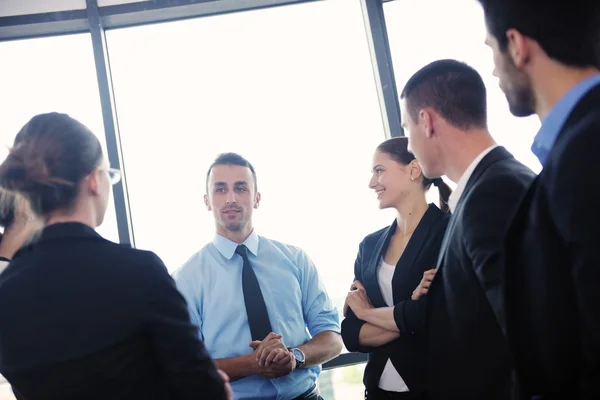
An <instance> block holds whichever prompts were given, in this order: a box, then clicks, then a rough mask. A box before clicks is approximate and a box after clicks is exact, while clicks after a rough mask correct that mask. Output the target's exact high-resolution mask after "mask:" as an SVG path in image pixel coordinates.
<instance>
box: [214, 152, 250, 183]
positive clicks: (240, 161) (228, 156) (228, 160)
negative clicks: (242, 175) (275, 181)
mask: <svg viewBox="0 0 600 400" xmlns="http://www.w3.org/2000/svg"><path fill="white" fill-rule="evenodd" d="M217 165H239V166H240V167H246V168H248V169H250V172H252V178H254V191H255V192H258V183H257V181H256V171H255V170H254V167H253V166H252V164H251V163H250V161H248V160H246V159H245V158H244V157H242V156H240V155H239V154H237V153H221V154H219V155H218V156H217V158H215V161H213V163H212V164H210V167H209V168H208V171H207V172H206V193H208V177H209V176H210V171H212V170H213V168H214V167H216V166H217Z"/></svg>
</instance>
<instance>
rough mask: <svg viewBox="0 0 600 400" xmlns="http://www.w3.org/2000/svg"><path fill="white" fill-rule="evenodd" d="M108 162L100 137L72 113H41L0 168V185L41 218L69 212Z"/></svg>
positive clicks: (32, 121) (25, 128) (30, 121)
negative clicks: (83, 186) (83, 185)
mask: <svg viewBox="0 0 600 400" xmlns="http://www.w3.org/2000/svg"><path fill="white" fill-rule="evenodd" d="M101 161H102V147H101V145H100V141H99V140H98V138H97V137H96V136H95V135H94V134H93V133H92V131H91V130H89V129H88V128H87V127H86V126H85V125H83V124H82V123H81V122H79V121H77V120H76V119H74V118H71V117H70V116H68V115H67V114H59V113H55V112H53V113H48V114H39V115H36V116H34V117H33V118H31V120H29V122H27V123H26V124H25V126H23V128H21V130H20V131H19V133H17V136H16V137H15V142H14V145H13V147H12V148H11V149H10V152H9V154H8V157H6V160H4V162H3V163H2V164H1V165H0V187H2V188H3V189H6V190H11V191H15V192H17V193H20V194H22V195H23V196H24V197H25V198H26V199H27V200H29V203H30V205H31V209H32V210H33V212H34V213H35V214H36V215H40V216H45V215H47V214H49V213H51V212H52V211H55V210H59V209H69V208H71V207H72V206H73V204H74V202H75V199H76V198H77V195H78V193H79V184H80V183H81V181H82V180H83V179H84V178H85V177H86V176H87V175H88V174H89V173H91V172H92V171H93V170H94V168H96V167H98V165H99V164H100V162H101Z"/></svg>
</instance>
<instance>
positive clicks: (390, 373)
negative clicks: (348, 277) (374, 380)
mask: <svg viewBox="0 0 600 400" xmlns="http://www.w3.org/2000/svg"><path fill="white" fill-rule="evenodd" d="M395 269H396V266H394V265H390V264H388V263H386V262H385V261H383V257H381V261H380V262H379V268H378V271H377V282H378V283H379V290H381V295H382V296H383V300H385V304H386V305H387V306H388V307H393V306H394V294H393V291H392V278H393V277H394V270H395ZM379 388H380V389H382V390H386V391H388V392H408V390H409V389H408V386H407V385H406V382H404V379H402V377H401V376H400V374H399V373H398V371H397V370H396V368H394V364H392V360H391V359H390V358H388V360H387V363H386V364H385V368H384V369H383V372H382V373H381V377H380V378H379Z"/></svg>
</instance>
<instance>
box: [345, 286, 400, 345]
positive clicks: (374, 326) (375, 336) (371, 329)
mask: <svg viewBox="0 0 600 400" xmlns="http://www.w3.org/2000/svg"><path fill="white" fill-rule="evenodd" d="M346 304H347V305H348V306H349V307H350V308H351V309H352V312H354V315H356V317H357V318H358V319H360V320H363V321H365V322H367V323H366V324H364V325H363V326H362V328H361V330H360V334H359V343H360V344H361V345H362V346H370V347H377V346H381V345H384V344H386V343H389V342H391V341H392V340H395V339H397V338H398V337H400V332H399V331H398V327H397V326H396V322H395V321H394V308H393V307H381V308H374V307H373V305H372V304H371V300H370V299H369V296H368V295H367V292H366V290H365V288H364V286H363V285H362V283H361V282H360V281H354V283H353V284H352V286H351V287H350V292H348V295H347V296H346Z"/></svg>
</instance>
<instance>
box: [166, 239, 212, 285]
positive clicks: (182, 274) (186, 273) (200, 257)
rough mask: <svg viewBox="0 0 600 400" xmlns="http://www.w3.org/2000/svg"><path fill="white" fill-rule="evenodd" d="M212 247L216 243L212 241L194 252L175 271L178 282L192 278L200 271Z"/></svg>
mask: <svg viewBox="0 0 600 400" xmlns="http://www.w3.org/2000/svg"><path fill="white" fill-rule="evenodd" d="M211 247H214V245H213V244H212V243H207V244H206V245H205V246H204V247H202V248H201V249H200V250H198V251H197V252H196V253H194V254H192V255H191V256H190V258H188V259H187V261H186V262H184V263H183V264H182V265H181V266H180V267H179V268H177V269H176V270H175V272H173V279H175V281H176V282H179V281H180V280H185V279H188V278H191V277H192V276H195V275H197V274H198V273H200V271H201V270H202V265H203V264H205V262H204V261H205V259H206V257H207V255H208V253H209V252H210V248H211Z"/></svg>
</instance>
